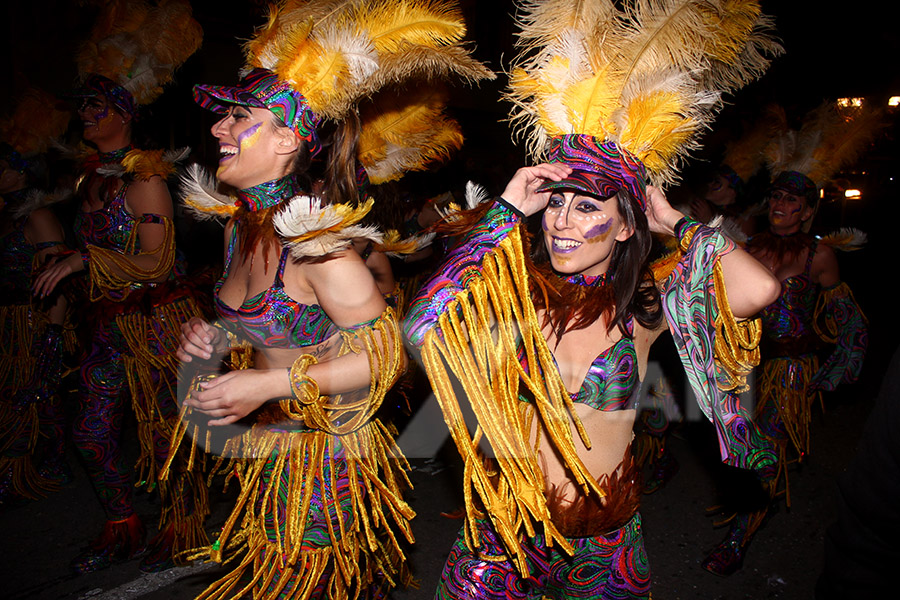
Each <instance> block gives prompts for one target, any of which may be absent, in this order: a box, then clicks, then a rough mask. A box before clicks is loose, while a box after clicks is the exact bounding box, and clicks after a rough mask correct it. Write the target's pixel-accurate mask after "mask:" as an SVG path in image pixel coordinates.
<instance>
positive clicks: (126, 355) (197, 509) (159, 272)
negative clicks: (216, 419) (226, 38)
mask: <svg viewBox="0 0 900 600" xmlns="http://www.w3.org/2000/svg"><path fill="white" fill-rule="evenodd" d="M135 23H138V24H139V25H140V26H139V27H137V28H136V29H130V28H132V27H133V26H134V25H135ZM201 36H202V32H201V30H200V26H199V25H198V24H197V22H196V21H194V20H193V19H192V18H191V9H190V5H189V4H188V3H187V2H168V3H164V4H161V5H159V6H152V7H151V6H147V5H142V4H141V5H138V4H135V3H129V5H128V6H127V7H125V6H124V5H120V4H118V3H114V4H111V5H109V6H108V7H107V8H106V9H105V12H104V13H103V14H102V15H101V18H100V19H99V20H98V23H97V25H96V26H95V28H94V30H93V32H92V35H91V39H90V40H89V41H88V42H87V43H86V44H85V46H84V48H83V50H82V52H81V54H80V55H79V69H80V70H81V72H82V73H84V74H85V79H84V81H83V83H82V86H81V87H80V88H79V90H78V92H77V95H78V96H79V97H80V100H81V102H80V105H79V110H78V114H79V117H80V118H81V121H82V123H83V126H84V131H83V134H82V135H83V138H84V141H85V142H87V143H88V144H90V145H91V146H93V147H94V148H96V152H95V153H93V154H90V155H88V156H87V157H85V158H84V169H83V173H84V176H83V178H82V179H81V180H80V182H79V185H78V189H77V198H78V200H79V211H78V212H77V214H76V218H75V223H74V229H75V236H76V239H77V243H78V250H79V252H77V253H75V254H72V255H70V256H68V257H66V258H64V259H62V260H60V261H57V262H56V263H55V264H53V265H52V266H51V267H50V268H49V269H47V270H46V271H45V272H43V273H42V274H41V275H40V276H39V277H38V278H37V280H36V282H35V285H34V291H35V295H36V297H38V298H43V297H46V296H48V295H50V294H51V293H53V291H54V289H55V288H56V286H57V285H58V284H59V283H60V282H61V281H62V280H63V279H64V278H66V277H68V276H70V275H73V274H74V275H75V276H76V277H80V278H83V280H84V283H85V286H84V287H85V288H86V294H87V299H86V300H87V302H88V304H87V306H85V307H84V309H82V310H83V312H84V314H85V317H84V321H85V324H84V326H85V328H86V329H87V330H88V332H89V333H88V335H89V342H88V345H87V347H86V348H85V354H84V356H83V357H82V359H81V366H80V379H81V388H80V391H79V396H80V399H79V402H80V404H79V410H78V415H77V417H76V422H75V430H74V441H75V445H76V447H77V448H78V450H79V452H80V453H81V456H82V458H83V460H84V462H85V465H86V467H87V471H88V475H89V477H90V479H91V482H92V483H93V485H94V489H95V491H96V492H97V496H98V499H99V500H100V504H101V505H102V507H103V510H104V512H105V514H106V523H105V525H104V526H103V530H102V531H101V533H100V535H99V536H98V537H97V538H96V539H95V540H94V541H93V542H91V544H90V545H89V547H88V548H87V549H86V550H85V551H84V552H83V553H82V554H81V555H80V556H78V557H76V558H75V560H74V561H73V563H72V566H73V568H74V569H75V570H76V571H77V572H82V573H84V572H90V571H95V570H97V569H102V568H106V567H108V566H110V565H111V564H113V563H114V562H117V561H121V560H125V559H129V558H132V557H134V556H136V555H137V554H138V553H140V552H142V551H143V550H144V525H143V523H142V522H141V520H140V518H139V517H138V515H137V514H136V513H135V510H134V501H133V494H134V485H135V482H134V481H133V475H132V472H131V468H130V466H129V465H126V464H125V458H124V456H123V454H122V435H123V431H122V426H123V421H124V418H125V412H126V411H127V410H129V408H130V409H131V410H133V411H134V414H135V416H136V418H137V426H138V439H139V440H140V451H141V454H140V456H139V457H138V460H137V465H136V468H135V471H136V474H137V479H138V482H139V483H138V484H139V485H140V486H142V487H143V486H145V487H146V488H147V489H148V490H154V489H156V490H158V492H159V495H160V505H161V515H160V520H159V531H158V533H157V534H156V535H155V536H154V538H153V539H152V540H151V541H150V543H149V547H148V549H147V552H146V553H145V554H144V556H143V557H142V559H141V568H142V569H143V570H146V571H157V570H161V569H165V568H167V567H169V566H172V565H173V564H174V562H175V560H176V555H177V554H178V553H179V552H182V551H185V550H188V549H190V548H193V547H196V546H200V545H204V544H205V542H206V533H205V531H204V530H203V519H204V518H205V516H206V514H207V513H208V505H207V504H208V503H207V499H206V488H205V486H204V485H203V481H202V477H201V476H200V474H198V473H192V472H188V471H187V469H186V467H187V464H186V463H183V462H180V461H176V462H177V466H176V468H175V469H174V470H175V472H177V477H174V478H172V479H171V480H170V481H165V482H164V481H160V479H159V477H158V474H159V470H160V468H161V467H162V466H163V464H164V463H165V462H166V459H167V458H168V454H169V442H168V440H169V437H170V436H171V434H172V430H173V427H174V425H175V423H176V422H177V418H178V407H177V403H176V402H175V388H176V385H177V374H176V371H177V361H176V359H175V350H176V349H177V347H178V335H179V326H180V324H181V323H182V322H184V321H186V320H187V319H189V318H191V317H193V316H196V315H199V314H200V313H199V309H198V307H197V304H196V302H195V301H194V299H193V297H192V294H191V291H190V288H188V287H186V286H185V285H184V284H183V282H180V281H179V280H178V278H177V277H176V260H175V256H176V252H175V227H174V224H173V222H172V216H173V207H172V199H171V197H170V195H169V191H168V188H167V187H166V178H167V177H168V176H169V175H171V174H172V173H173V172H174V165H173V156H172V155H171V154H164V153H163V152H162V151H146V150H140V149H137V148H135V147H134V146H133V145H132V140H133V134H134V125H135V123H136V121H137V120H138V118H139V115H138V105H139V104H146V103H149V102H151V101H152V100H153V99H155V98H156V97H157V96H158V95H159V94H160V93H161V92H162V85H163V84H165V83H166V82H167V81H169V80H171V76H172V70H173V69H174V68H175V66H177V65H178V64H180V63H181V62H183V61H184V60H185V59H187V57H188V56H190V55H191V54H192V53H193V52H194V51H195V50H196V49H197V48H198V47H199V45H200V40H201ZM161 42H166V43H161ZM123 51H124V52H125V54H124V56H125V58H126V60H122V61H113V62H110V61H109V60H107V58H108V56H109V55H110V54H111V53H115V52H119V53H122V52H123ZM117 66H118V67H120V68H122V69H124V71H116V70H115V68H116V67H117ZM103 69H113V70H107V71H105V73H106V75H108V76H109V77H107V76H106V75H104V74H101V73H97V72H95V71H100V70H103ZM113 78H115V80H114V79H113Z"/></svg>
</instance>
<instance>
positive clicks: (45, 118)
mask: <svg viewBox="0 0 900 600" xmlns="http://www.w3.org/2000/svg"><path fill="white" fill-rule="evenodd" d="M70 117H71V113H70V111H69V110H68V107H67V106H66V105H65V103H64V102H63V101H61V100H59V99H58V98H57V97H55V96H53V95H52V94H50V93H49V92H46V91H44V90H41V89H38V88H35V87H31V88H28V89H26V90H25V91H24V92H23V93H22V96H21V97H20V98H19V100H18V102H17V103H16V108H15V110H14V111H13V114H12V115H10V116H9V117H8V118H5V119H2V120H0V141H3V142H6V143H7V144H9V145H10V146H12V147H13V148H14V149H15V150H16V151H17V152H18V153H20V154H22V155H23V156H29V155H32V154H38V153H41V152H45V151H46V150H47V148H49V147H50V146H51V145H52V144H53V142H54V141H55V140H56V139H57V138H59V136H61V135H62V134H63V133H64V132H65V131H66V127H68V125H69V118H70Z"/></svg>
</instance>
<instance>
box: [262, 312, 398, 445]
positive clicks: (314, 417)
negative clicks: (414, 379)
mask: <svg viewBox="0 0 900 600" xmlns="http://www.w3.org/2000/svg"><path fill="white" fill-rule="evenodd" d="M341 336H342V338H343V343H342V345H341V349H340V351H339V353H338V356H343V355H345V354H348V353H350V352H353V353H354V354H359V353H360V352H365V353H366V355H368V358H369V370H370V373H369V389H368V393H367V394H362V393H359V394H341V395H337V396H318V397H317V398H315V399H312V401H305V400H304V401H301V400H299V399H297V398H296V397H292V398H285V399H283V400H281V401H280V405H281V409H282V410H283V411H284V413H285V414H286V415H287V416H288V417H289V418H291V419H295V420H299V421H303V422H304V423H305V424H306V425H307V426H308V427H312V428H313V429H317V430H320V431H325V432H328V433H332V434H334V435H344V434H346V433H350V432H352V431H354V430H356V429H358V428H360V427H361V426H363V425H364V424H365V423H367V422H368V421H369V420H370V419H371V418H372V417H373V416H374V414H375V412H376V411H377V410H378V408H379V407H380V406H381V403H382V402H383V401H384V396H385V394H387V392H388V390H389V389H391V386H392V385H394V382H396V381H397V379H398V378H399V377H400V375H401V374H402V372H403V352H404V350H403V343H402V338H401V336H400V325H399V323H398V322H397V316H396V315H395V313H394V309H393V308H391V307H387V308H386V309H385V311H384V313H382V315H381V316H380V317H378V319H376V320H375V322H374V323H372V324H371V325H367V326H364V327H359V328H355V329H353V330H342V331H341Z"/></svg>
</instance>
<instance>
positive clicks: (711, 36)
mask: <svg viewBox="0 0 900 600" xmlns="http://www.w3.org/2000/svg"><path fill="white" fill-rule="evenodd" d="M521 1H522V10H523V14H522V16H521V17H520V23H521V28H522V31H521V32H520V33H519V39H518V41H517V46H518V47H519V48H520V55H519V57H517V59H515V61H514V63H513V68H512V71H511V73H510V85H509V91H508V92H507V94H506V98H507V99H508V100H510V101H512V103H513V104H514V109H513V113H512V116H511V120H512V122H513V123H514V125H515V126H516V132H517V134H519V135H523V136H527V138H528V150H529V153H530V154H531V155H532V158H533V159H535V160H540V159H546V158H550V159H551V160H557V161H559V160H562V161H568V160H569V159H570V157H576V156H583V152H584V151H590V152H595V153H596V154H597V157H596V159H595V160H591V161H587V160H582V161H575V163H574V164H573V165H572V166H575V167H576V171H577V172H580V173H579V175H578V176H577V177H576V178H574V179H572V181H573V186H577V185H582V186H584V185H588V182H590V181H596V182H598V183H599V182H601V181H602V182H604V184H603V185H601V186H600V187H599V188H598V189H597V190H596V191H595V192H593V193H606V192H604V190H605V189H606V187H605V186H606V185H610V183H609V182H618V181H621V182H627V183H626V184H624V185H623V186H622V187H628V188H629V189H633V190H640V191H641V192H642V190H643V189H644V187H645V186H646V184H647V183H648V182H651V183H653V184H655V185H664V184H667V183H671V182H673V181H675V180H676V178H677V170H678V168H679V166H680V161H681V160H683V159H684V158H685V156H686V155H687V153H688V152H689V151H690V150H692V149H693V148H695V147H696V146H697V141H696V138H697V136H698V134H699V133H700V132H701V131H702V130H703V129H704V128H705V127H707V126H708V124H709V122H710V121H711V119H712V117H713V116H714V114H715V112H716V111H717V109H718V108H719V106H720V102H719V99H720V95H721V94H722V93H723V92H727V91H732V90H735V89H737V88H739V87H741V86H743V85H745V84H746V83H748V82H750V81H752V80H754V79H756V78H757V77H759V76H760V75H762V73H763V72H764V71H765V69H766V68H767V67H768V64H769V60H770V57H772V56H775V55H777V54H779V53H780V52H781V46H780V45H779V44H778V42H777V41H776V40H775V39H774V37H773V35H772V26H771V19H770V18H769V17H767V16H765V15H763V14H761V11H760V6H759V2H757V1H750V0H626V2H625V3H624V7H623V9H622V10H620V9H618V8H617V7H616V4H614V3H613V2H612V0H585V1H583V2H571V1H570V0H521ZM587 138H594V139H593V140H588V139H587ZM553 139H557V140H559V141H557V142H555V143H550V141H551V140H553ZM575 149H578V151H577V152H576V151H575ZM548 154H549V156H548ZM614 155H618V158H616V159H615V160H611V159H610V157H612V156H614ZM638 163H640V164H642V165H643V167H644V168H645V169H646V175H645V174H644V170H643V169H636V168H634V165H636V164H638ZM601 174H602V175H601ZM576 189H581V188H579V187H576ZM636 198H637V200H638V201H639V202H641V203H642V204H643V203H644V199H643V192H642V193H640V194H638V195H636Z"/></svg>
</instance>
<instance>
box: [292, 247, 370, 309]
mask: <svg viewBox="0 0 900 600" xmlns="http://www.w3.org/2000/svg"><path fill="white" fill-rule="evenodd" d="M298 275H299V276H300V277H301V278H302V279H304V280H305V283H306V284H308V285H309V287H310V288H312V291H313V293H314V294H315V296H316V301H317V302H318V304H319V305H320V306H322V308H323V309H324V310H325V312H326V313H327V314H328V316H329V317H330V318H331V320H332V321H334V322H335V323H336V324H337V325H338V326H340V327H351V326H353V325H356V324H358V323H361V322H364V321H368V320H371V319H373V318H375V317H378V316H379V315H380V314H381V313H382V312H384V309H385V306H386V305H385V303H384V298H383V297H382V295H381V292H380V291H379V290H378V286H377V285H376V284H375V279H374V277H373V276H372V273H371V271H369V269H368V267H366V264H365V262H363V260H362V257H360V256H359V254H357V252H356V251H355V250H353V249H352V248H350V249H348V250H343V251H339V252H333V253H331V254H329V255H328V256H327V257H326V258H324V259H322V260H318V261H312V262H306V263H302V268H301V269H298Z"/></svg>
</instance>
